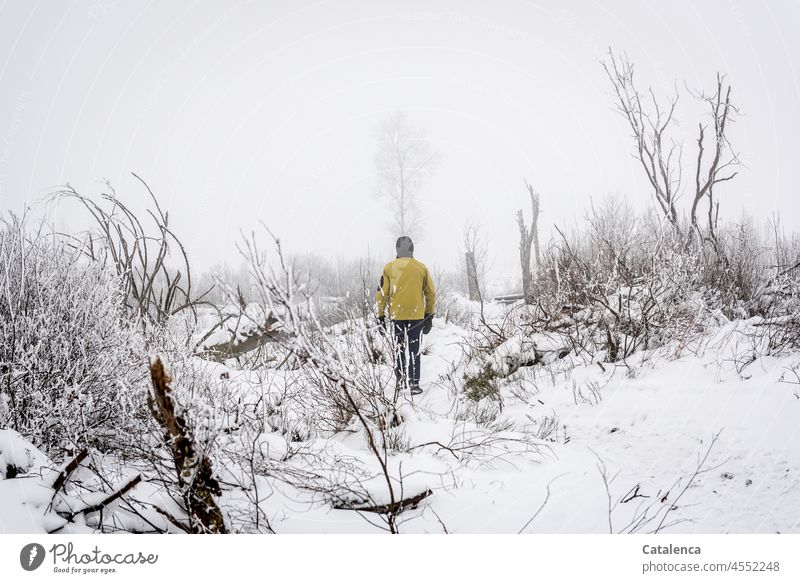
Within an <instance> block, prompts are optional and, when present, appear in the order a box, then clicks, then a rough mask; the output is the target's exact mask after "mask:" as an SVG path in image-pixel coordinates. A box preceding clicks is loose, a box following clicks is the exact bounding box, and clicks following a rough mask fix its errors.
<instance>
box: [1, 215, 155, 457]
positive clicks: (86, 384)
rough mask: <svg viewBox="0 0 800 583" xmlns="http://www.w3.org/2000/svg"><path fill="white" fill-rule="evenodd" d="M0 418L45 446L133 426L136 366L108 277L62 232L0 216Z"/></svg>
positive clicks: (109, 439)
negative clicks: (56, 233)
mask: <svg viewBox="0 0 800 583" xmlns="http://www.w3.org/2000/svg"><path fill="white" fill-rule="evenodd" d="M0 288H2V290H3V293H2V294H0V425H2V426H4V427H10V428H13V429H15V430H16V431H18V432H19V433H21V434H22V435H23V436H25V438H26V439H29V440H30V441H32V442H33V443H34V444H35V445H37V446H38V447H41V448H43V449H45V450H47V451H50V452H57V451H59V450H72V449H74V448H76V447H79V446H87V445H88V446H93V447H97V448H99V449H103V450H108V449H113V448H115V447H117V446H118V445H119V438H120V435H126V434H128V435H130V434H131V433H134V434H135V429H134V428H135V427H137V426H139V424H140V423H141V421H142V416H143V411H142V410H141V406H140V404H139V401H138V398H139V396H140V394H141V391H142V387H143V384H142V380H143V378H144V375H145V374H146V367H145V366H144V364H146V360H144V356H143V352H142V351H141V340H140V337H139V335H138V334H137V332H136V331H135V329H133V327H132V326H131V325H129V324H128V323H126V321H125V317H124V316H125V314H124V313H123V301H122V297H121V291H120V287H119V285H118V280H117V279H116V277H115V276H114V275H113V274H111V273H109V271H107V270H105V269H103V268H102V267H101V266H100V265H98V264H96V263H92V262H89V261H87V260H85V259H83V258H82V256H81V250H79V249H75V248H73V247H71V246H69V245H67V244H66V243H65V241H64V240H62V239H60V238H58V237H56V236H54V235H52V234H48V233H45V232H44V231H43V230H42V227H41V226H40V228H39V230H38V231H28V229H27V228H26V224H25V222H24V221H22V220H19V219H16V218H13V217H12V218H10V219H6V220H3V221H2V223H0Z"/></svg>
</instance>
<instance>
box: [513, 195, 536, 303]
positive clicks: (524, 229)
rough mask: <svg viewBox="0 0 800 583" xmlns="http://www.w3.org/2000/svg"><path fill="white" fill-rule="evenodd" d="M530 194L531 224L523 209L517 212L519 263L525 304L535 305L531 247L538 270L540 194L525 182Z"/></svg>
mask: <svg viewBox="0 0 800 583" xmlns="http://www.w3.org/2000/svg"><path fill="white" fill-rule="evenodd" d="M525 186H526V187H527V188H528V193H529V194H530V197H531V224H530V227H528V226H527V225H526V224H525V217H524V215H523V214H522V209H520V210H518V211H517V225H518V226H519V261H520V266H521V267H522V294H523V295H524V296H525V303H527V304H532V303H533V273H532V272H531V247H533V248H534V252H535V254H536V268H537V269H538V268H539V266H540V265H541V255H540V252H539V213H540V210H539V193H538V192H536V191H535V190H533V187H532V186H531V185H530V184H528V183H527V182H525Z"/></svg>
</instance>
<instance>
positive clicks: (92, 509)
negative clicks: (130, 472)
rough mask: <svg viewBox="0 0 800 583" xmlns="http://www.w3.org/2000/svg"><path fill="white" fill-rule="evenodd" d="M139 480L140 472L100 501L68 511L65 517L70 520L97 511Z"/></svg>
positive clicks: (127, 490) (140, 478)
mask: <svg viewBox="0 0 800 583" xmlns="http://www.w3.org/2000/svg"><path fill="white" fill-rule="evenodd" d="M141 481H142V476H141V474H137V475H136V476H134V477H133V478H132V479H131V480H128V482H127V483H126V484H125V485H124V486H122V487H121V488H120V489H118V490H116V491H115V492H113V493H112V494H111V495H110V496H108V497H106V498H104V499H103V500H102V501H100V502H98V503H97V504H92V505H91V506H87V507H86V508H82V509H81V510H75V511H74V512H70V513H69V514H68V515H66V516H65V518H67V520H70V521H71V520H72V519H74V518H75V517H76V516H77V515H78V514H89V513H90V512H97V511H98V510H102V509H103V508H105V507H106V506H108V505H109V504H111V503H112V502H113V501H114V500H116V499H118V498H121V497H122V496H124V495H125V494H127V493H128V492H129V491H130V490H132V489H133V488H134V487H135V486H136V485H137V484H138V483H139V482H141Z"/></svg>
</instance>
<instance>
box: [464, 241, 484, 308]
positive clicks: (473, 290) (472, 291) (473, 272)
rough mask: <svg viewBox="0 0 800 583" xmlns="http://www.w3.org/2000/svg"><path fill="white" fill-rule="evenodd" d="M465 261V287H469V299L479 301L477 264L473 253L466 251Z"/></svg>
mask: <svg viewBox="0 0 800 583" xmlns="http://www.w3.org/2000/svg"><path fill="white" fill-rule="evenodd" d="M465 260H466V262H467V288H468V289H469V299H470V300H472V301H473V302H479V301H481V289H480V285H479V282H478V266H477V265H476V264H475V254H474V253H472V252H471V251H467V253H466V254H465Z"/></svg>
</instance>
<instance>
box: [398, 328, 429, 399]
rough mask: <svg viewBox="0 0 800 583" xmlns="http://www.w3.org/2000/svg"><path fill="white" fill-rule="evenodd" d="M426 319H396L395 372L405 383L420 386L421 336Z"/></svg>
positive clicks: (399, 380)
mask: <svg viewBox="0 0 800 583" xmlns="http://www.w3.org/2000/svg"><path fill="white" fill-rule="evenodd" d="M424 321H425V320H394V322H393V323H394V340H395V363H394V374H395V376H396V377H397V381H398V382H400V383H402V384H403V385H406V384H408V386H419V371H420V356H419V348H420V338H421V336H422V323H423V322H424Z"/></svg>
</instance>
